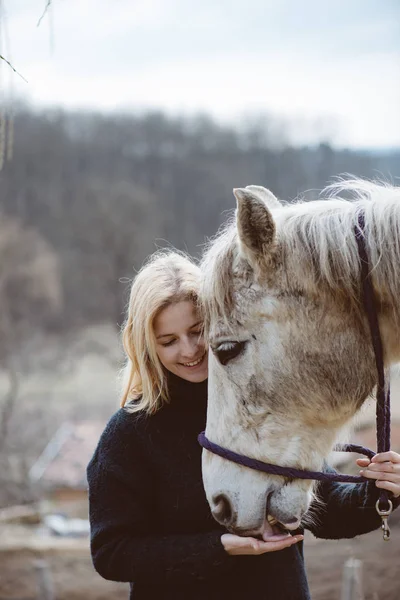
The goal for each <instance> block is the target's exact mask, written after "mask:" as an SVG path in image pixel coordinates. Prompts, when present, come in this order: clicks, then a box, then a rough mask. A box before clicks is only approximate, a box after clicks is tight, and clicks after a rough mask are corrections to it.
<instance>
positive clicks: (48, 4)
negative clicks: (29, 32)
mask: <svg viewBox="0 0 400 600" xmlns="http://www.w3.org/2000/svg"><path fill="white" fill-rule="evenodd" d="M51 3H52V0H47V3H46V6H45V7H44V11H43V14H42V16H41V17H40V19H39V21H38V22H37V25H36V27H39V25H40V23H41V22H42V20H43V19H44V17H45V16H46V13H47V11H48V10H49V8H50V4H51Z"/></svg>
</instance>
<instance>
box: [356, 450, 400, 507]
mask: <svg viewBox="0 0 400 600" xmlns="http://www.w3.org/2000/svg"><path fill="white" fill-rule="evenodd" d="M357 464H358V465H359V466H360V467H363V469H361V471H360V475H362V476H363V477H366V478H367V479H374V480H375V485H376V487H378V488H380V489H384V490H388V491H390V492H392V493H393V495H394V497H395V498H397V497H399V496H400V454H398V453H397V452H393V451H392V450H391V451H389V452H381V453H380V454H376V455H375V456H374V457H373V458H372V459H371V462H369V464H365V462H364V459H359V460H357Z"/></svg>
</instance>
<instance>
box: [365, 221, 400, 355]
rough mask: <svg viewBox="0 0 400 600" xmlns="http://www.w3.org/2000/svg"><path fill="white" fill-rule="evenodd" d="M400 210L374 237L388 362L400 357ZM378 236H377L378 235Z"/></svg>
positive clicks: (374, 275)
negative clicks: (389, 223)
mask: <svg viewBox="0 0 400 600" xmlns="http://www.w3.org/2000/svg"><path fill="white" fill-rule="evenodd" d="M399 224H400V211H399V214H398V215H397V223H396V222H395V219H394V216H393V226H392V227H387V228H385V230H383V229H382V231H381V232H379V227H376V230H377V232H378V233H376V237H375V236H373V239H372V240H370V248H369V254H370V260H371V263H372V270H371V274H372V282H373V286H374V290H375V295H376V301H377V310H378V316H379V323H380V328H381V334H382V340H383V345H384V350H385V359H386V360H385V362H387V364H391V363H394V362H398V361H400V303H399V300H398V299H399V294H400V277H399V275H400V273H399V271H400V268H399V264H400V263H399V259H400V240H399V235H398V233H397V232H398V230H399ZM374 238H375V239H374Z"/></svg>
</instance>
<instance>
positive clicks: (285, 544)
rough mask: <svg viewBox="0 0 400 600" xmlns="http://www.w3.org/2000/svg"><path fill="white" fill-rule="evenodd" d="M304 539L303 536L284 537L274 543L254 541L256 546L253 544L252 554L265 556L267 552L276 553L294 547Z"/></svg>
mask: <svg viewBox="0 0 400 600" xmlns="http://www.w3.org/2000/svg"><path fill="white" fill-rule="evenodd" d="M303 539H304V535H296V536H291V535H289V536H286V538H285V539H282V540H278V541H276V542H275V541H274V542H272V541H271V542H263V541H261V540H255V541H256V544H253V549H254V554H258V555H259V554H266V553H267V552H277V551H278V550H283V549H284V548H289V547H290V546H294V545H295V544H297V542H300V541H301V540H303Z"/></svg>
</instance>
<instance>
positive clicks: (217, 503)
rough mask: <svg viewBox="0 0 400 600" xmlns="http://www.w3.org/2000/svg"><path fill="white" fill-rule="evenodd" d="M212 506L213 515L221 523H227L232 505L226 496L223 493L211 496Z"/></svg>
mask: <svg viewBox="0 0 400 600" xmlns="http://www.w3.org/2000/svg"><path fill="white" fill-rule="evenodd" d="M213 502H214V508H213V510H212V514H213V517H214V519H215V520H216V521H218V522H219V523H221V524H222V525H229V524H230V522H231V521H232V515H233V511H232V506H231V503H230V502H229V500H228V498H227V497H226V496H225V495H224V494H218V495H217V496H214V497H213Z"/></svg>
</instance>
